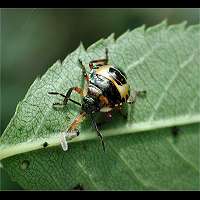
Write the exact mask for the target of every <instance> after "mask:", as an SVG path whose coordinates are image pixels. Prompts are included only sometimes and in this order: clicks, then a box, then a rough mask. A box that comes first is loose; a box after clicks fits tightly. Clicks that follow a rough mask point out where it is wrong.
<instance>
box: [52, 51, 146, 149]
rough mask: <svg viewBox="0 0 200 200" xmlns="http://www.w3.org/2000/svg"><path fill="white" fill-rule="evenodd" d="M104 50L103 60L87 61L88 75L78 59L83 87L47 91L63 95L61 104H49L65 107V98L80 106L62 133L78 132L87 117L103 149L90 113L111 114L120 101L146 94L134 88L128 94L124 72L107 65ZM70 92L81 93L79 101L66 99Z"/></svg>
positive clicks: (119, 106) (128, 88) (133, 99)
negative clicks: (78, 111) (61, 91)
mask: <svg viewBox="0 0 200 200" xmlns="http://www.w3.org/2000/svg"><path fill="white" fill-rule="evenodd" d="M105 53H106V57H105V58H104V59H98V60H92V61H90V63H89V68H90V72H89V74H87V72H86V68H85V66H84V65H83V63H82V61H81V60H80V59H79V62H80V65H81V67H82V72H83V76H84V79H85V84H84V88H83V89H81V88H80V87H71V88H70V89H69V90H68V91H67V93H66V95H64V94H61V93H58V92H49V94H51V95H61V96H62V97H64V100H63V102H62V103H54V104H53V106H56V105H63V106H65V105H67V103H68V101H71V102H73V103H75V104H77V105H79V106H80V107H81V111H80V113H79V115H78V116H77V117H76V118H75V119H74V121H73V122H72V124H71V125H70V127H69V128H68V130H67V132H66V133H74V132H76V133H77V135H78V134H79V131H78V129H77V127H78V125H79V124H80V123H81V122H82V121H83V119H84V118H85V116H89V117H90V119H91V122H92V124H93V126H94V128H95V130H96V133H97V135H98V136H99V138H100V140H101V143H102V147H103V150H104V151H105V145H104V141H103V136H102V134H101V133H100V131H99V129H98V127H97V123H96V121H95V119H94V114H95V113H96V112H104V113H106V114H107V115H109V116H111V111H112V110H114V109H117V110H119V111H120V110H121V108H122V104H123V103H134V102H135V100H136V97H137V96H138V95H140V94H145V93H146V91H135V92H134V94H133V95H130V86H129V84H128V83H127V76H126V74H125V73H124V72H123V71H122V70H121V69H119V68H118V67H116V66H114V65H110V64H108V60H109V59H108V49H107V48H106V52H105ZM72 91H74V92H77V93H78V94H79V95H81V97H82V104H81V103H79V102H77V101H74V100H73V99H71V98H70V95H71V93H72Z"/></svg>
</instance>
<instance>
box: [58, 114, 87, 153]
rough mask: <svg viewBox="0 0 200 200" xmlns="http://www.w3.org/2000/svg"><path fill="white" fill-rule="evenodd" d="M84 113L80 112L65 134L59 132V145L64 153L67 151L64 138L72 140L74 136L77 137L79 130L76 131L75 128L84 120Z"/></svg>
mask: <svg viewBox="0 0 200 200" xmlns="http://www.w3.org/2000/svg"><path fill="white" fill-rule="evenodd" d="M85 115H86V113H85V112H81V113H80V114H79V115H78V116H77V117H76V118H75V119H74V121H73V122H72V124H71V125H70V127H69V128H68V130H67V131H66V132H61V136H60V143H61V146H62V148H63V150H64V151H67V150H68V144H67V141H66V137H68V138H70V137H71V138H73V137H74V136H75V135H76V136H78V135H79V130H78V129H77V126H78V125H79V124H80V123H81V121H82V120H83V119H84V117H85Z"/></svg>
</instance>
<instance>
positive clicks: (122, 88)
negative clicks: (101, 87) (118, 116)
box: [96, 65, 129, 101]
mask: <svg viewBox="0 0 200 200" xmlns="http://www.w3.org/2000/svg"><path fill="white" fill-rule="evenodd" d="M110 67H111V65H104V66H102V67H99V68H98V69H96V74H99V75H101V76H104V77H105V78H107V79H109V80H110V81H112V83H113V84H114V85H115V87H116V88H117V90H118V91H119V93H120V95H121V98H122V99H123V98H124V99H125V101H126V100H127V99H128V98H127V97H129V85H128V84H123V85H119V84H117V82H116V81H115V80H114V79H113V78H112V77H111V76H110V74H109V68H110Z"/></svg>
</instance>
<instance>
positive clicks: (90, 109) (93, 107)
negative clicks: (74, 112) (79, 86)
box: [82, 96, 100, 114]
mask: <svg viewBox="0 0 200 200" xmlns="http://www.w3.org/2000/svg"><path fill="white" fill-rule="evenodd" d="M82 110H83V111H85V112H86V113H87V114H90V113H94V112H97V111H99V110H100V107H99V104H98V103H97V101H95V99H94V98H92V97H89V96H85V97H84V98H83V104H82Z"/></svg>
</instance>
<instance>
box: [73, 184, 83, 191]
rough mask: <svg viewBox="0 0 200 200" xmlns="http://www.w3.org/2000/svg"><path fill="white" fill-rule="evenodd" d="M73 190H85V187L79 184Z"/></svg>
mask: <svg viewBox="0 0 200 200" xmlns="http://www.w3.org/2000/svg"><path fill="white" fill-rule="evenodd" d="M73 190H84V187H83V186H82V185H81V184H77V185H76V186H75V187H73Z"/></svg>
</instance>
